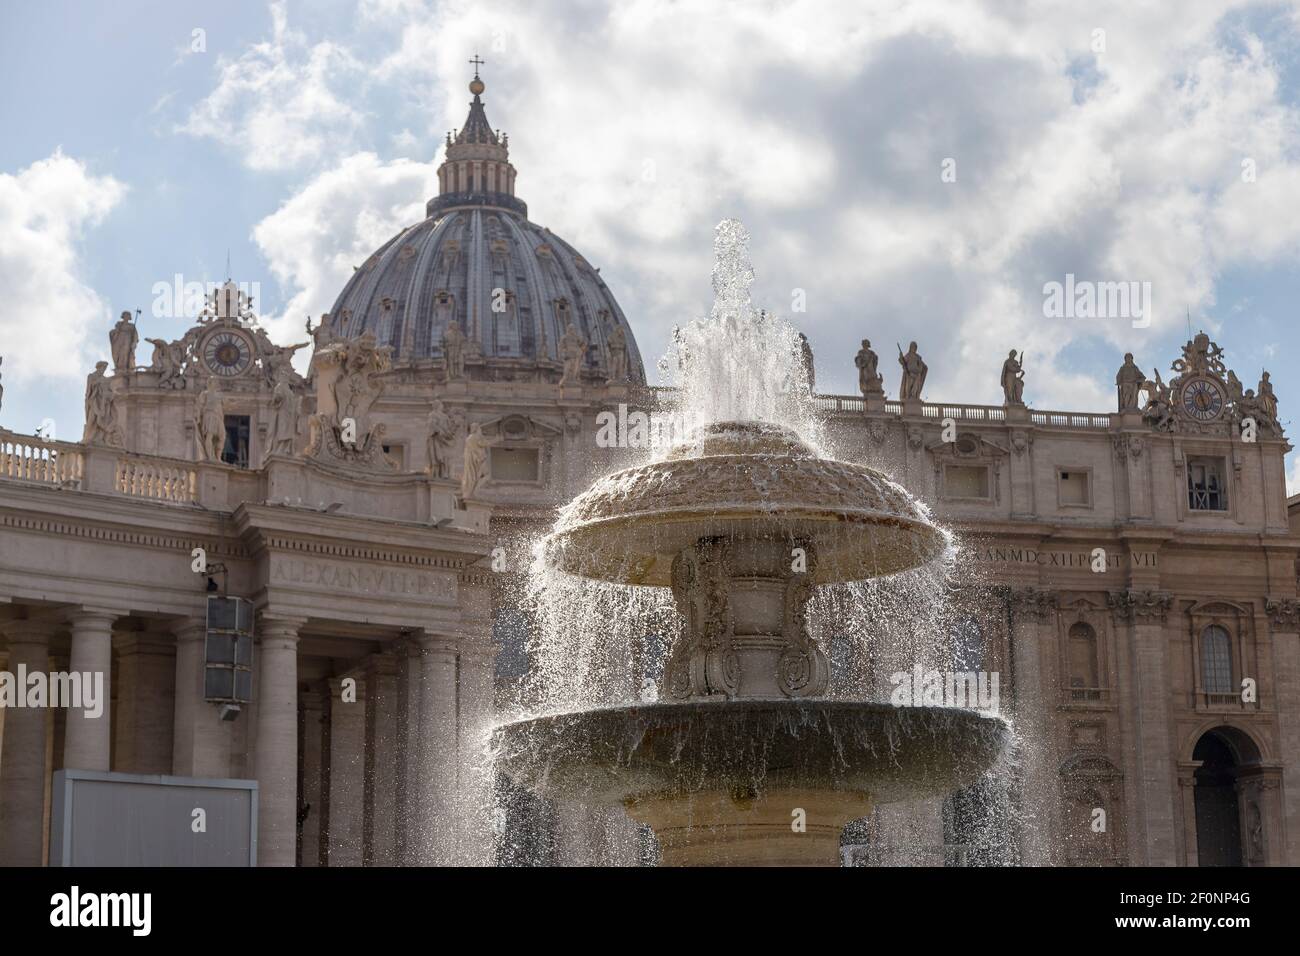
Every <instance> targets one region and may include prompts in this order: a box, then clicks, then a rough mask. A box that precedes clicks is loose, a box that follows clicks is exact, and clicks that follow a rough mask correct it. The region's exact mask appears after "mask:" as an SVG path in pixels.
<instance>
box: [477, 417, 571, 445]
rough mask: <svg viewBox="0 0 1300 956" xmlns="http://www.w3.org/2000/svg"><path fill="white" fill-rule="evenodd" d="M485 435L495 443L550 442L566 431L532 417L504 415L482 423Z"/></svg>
mask: <svg viewBox="0 0 1300 956" xmlns="http://www.w3.org/2000/svg"><path fill="white" fill-rule="evenodd" d="M482 425H483V434H484V435H487V436H488V438H490V439H492V440H493V441H509V442H525V441H533V442H536V441H550V440H552V439H556V438H559V437H561V436H562V435H563V434H564V430H563V429H562V428H559V427H557V426H555V425H552V424H550V423H548V422H544V421H542V420H541V419H538V418H533V417H532V416H531V415H502V416H500V417H498V418H493V419H489V420H488V421H485V422H483V423H482Z"/></svg>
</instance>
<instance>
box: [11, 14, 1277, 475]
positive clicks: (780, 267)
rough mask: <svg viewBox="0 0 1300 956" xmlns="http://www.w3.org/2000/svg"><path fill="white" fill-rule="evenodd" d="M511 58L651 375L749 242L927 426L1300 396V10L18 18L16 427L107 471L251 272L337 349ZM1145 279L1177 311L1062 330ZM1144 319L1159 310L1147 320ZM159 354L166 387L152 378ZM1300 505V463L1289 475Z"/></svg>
mask: <svg viewBox="0 0 1300 956" xmlns="http://www.w3.org/2000/svg"><path fill="white" fill-rule="evenodd" d="M475 54H477V55H479V56H480V57H481V58H482V59H483V60H484V61H486V62H485V65H484V66H483V67H482V77H483V80H484V81H485V83H486V84H487V91H486V93H485V94H484V96H483V99H484V102H485V104H486V108H487V114H488V118H489V120H490V121H491V122H492V123H493V125H494V126H496V127H497V128H498V129H502V130H504V131H506V132H508V133H509V134H510V148H511V160H512V162H513V163H514V165H515V166H516V168H517V169H518V171H519V174H518V182H517V193H518V195H519V196H520V198H522V199H524V200H525V201H526V202H527V203H528V206H529V213H530V217H531V218H532V219H533V220H534V221H535V222H538V223H540V224H542V225H544V226H547V227H549V228H550V229H552V230H553V231H554V232H556V233H557V234H559V235H560V236H562V237H564V238H565V239H566V240H568V241H569V242H570V243H572V244H573V245H574V246H575V247H576V248H577V249H578V250H579V251H581V253H582V254H583V256H584V257H585V258H586V259H587V260H588V261H590V262H591V263H592V264H593V265H595V266H599V267H600V268H601V275H602V277H603V278H604V279H605V280H606V281H607V283H608V284H609V287H610V288H611V289H612V290H613V292H614V293H615V295H616V296H617V298H618V300H619V302H620V304H621V305H622V307H623V310H624V312H625V313H626V314H627V316H628V319H629V321H630V322H631V324H632V328H633V330H634V331H635V333H636V336H637V341H638V343H639V345H640V348H641V352H642V354H643V356H645V358H646V360H647V362H646V364H647V372H648V374H649V375H650V376H651V378H652V380H653V379H654V378H655V374H656V373H655V370H654V369H653V365H654V360H655V359H656V358H657V357H658V356H660V355H662V354H663V353H664V352H665V351H666V349H667V346H668V341H669V336H670V333H671V329H672V327H673V325H674V324H677V323H681V322H685V321H689V320H691V319H693V318H696V317H699V316H702V315H704V314H706V313H707V311H708V305H709V300H710V295H711V292H710V286H709V277H710V272H711V268H712V262H711V258H712V233H713V227H714V225H715V224H716V223H717V222H718V221H719V220H720V219H722V218H724V217H728V216H734V217H737V218H739V219H741V220H742V221H743V222H744V223H745V224H746V225H747V227H748V229H749V232H750V235H751V241H750V248H751V253H752V256H753V260H754V268H755V271H756V274H757V280H756V282H755V285H754V297H755V299H756V303H757V304H758V305H760V306H763V307H766V308H768V309H769V310H770V311H774V312H777V313H780V314H782V315H785V316H787V317H788V318H790V319H791V320H792V321H793V322H794V323H795V324H796V325H797V326H798V327H799V328H800V329H801V330H802V331H804V332H805V333H806V334H807V335H808V338H809V340H810V341H811V343H812V347H813V350H814V352H815V354H816V356H817V384H818V390H819V391H822V392H831V393H840V394H852V393H856V387H857V373H856V369H855V368H854V365H853V355H854V353H855V352H856V351H857V349H858V345H859V341H860V340H861V339H863V338H870V339H871V340H872V341H873V343H874V344H875V346H876V348H877V351H878V352H879V353H880V355H881V358H882V361H881V368H882V370H883V371H884V373H885V376H886V378H885V387H886V389H887V391H889V392H890V393H891V394H892V393H893V392H895V391H896V389H897V385H898V369H897V367H896V366H895V364H894V362H893V356H892V353H893V350H891V349H890V348H889V346H890V345H892V344H894V343H895V342H898V343H901V344H902V346H903V347H904V348H906V346H907V343H908V342H909V341H911V340H915V341H917V342H918V343H919V346H920V351H921V353H922V354H923V355H924V356H925V360H926V362H927V363H928V365H929V369H930V371H929V376H928V378H927V381H926V390H925V395H924V397H925V398H926V399H927V400H933V401H948V402H968V403H976V404H999V403H1000V402H1001V400H1002V393H1001V390H1000V387H999V372H1000V370H1001V366H1002V360H1003V358H1005V356H1006V354H1007V351H1008V350H1009V349H1011V348H1016V349H1017V350H1020V349H1023V350H1024V353H1025V358H1024V364H1025V370H1026V376H1025V382H1026V385H1025V400H1026V401H1027V402H1028V404H1029V405H1030V406H1031V407H1035V408H1040V409H1062V410H1066V409H1068V410H1090V411H1110V410H1114V408H1115V387H1114V375H1115V371H1116V370H1117V368H1118V367H1119V365H1120V363H1121V361H1122V358H1123V355H1124V353H1125V352H1132V353H1133V354H1134V356H1135V359H1136V361H1137V364H1138V365H1139V366H1140V367H1141V368H1142V369H1143V370H1144V371H1145V372H1146V373H1147V374H1148V375H1153V374H1154V371H1155V370H1156V369H1159V370H1160V371H1161V373H1162V375H1163V377H1164V378H1165V379H1166V380H1167V379H1168V378H1169V377H1170V375H1169V365H1170V363H1171V362H1172V361H1173V360H1174V359H1175V358H1177V357H1178V356H1179V355H1180V351H1181V346H1182V344H1183V343H1184V342H1185V341H1186V340H1187V339H1188V338H1189V334H1188V330H1189V327H1190V328H1191V331H1192V332H1195V331H1198V330H1200V329H1204V330H1205V331H1207V332H1209V333H1210V334H1211V337H1212V338H1214V339H1215V340H1216V341H1217V342H1218V343H1219V344H1220V345H1221V346H1222V347H1223V348H1224V350H1225V356H1226V359H1227V361H1228V364H1229V365H1230V366H1231V367H1233V368H1235V369H1236V370H1237V373H1238V375H1239V376H1240V378H1241V379H1242V381H1243V383H1244V384H1245V385H1246V386H1247V387H1253V386H1254V385H1255V383H1256V382H1257V381H1258V378H1259V373H1260V370H1261V369H1263V368H1268V369H1270V370H1271V372H1272V380H1273V384H1274V387H1275V390H1276V393H1277V396H1278V400H1279V403H1280V406H1281V408H1280V415H1281V418H1282V419H1283V421H1284V423H1286V422H1287V421H1289V420H1290V419H1291V417H1292V416H1291V414H1290V403H1289V399H1290V398H1291V396H1297V400H1298V401H1300V369H1297V367H1296V366H1297V362H1296V361H1295V356H1297V355H1300V349H1297V346H1298V345H1300V322H1297V321H1296V314H1295V311H1294V310H1295V303H1296V301H1297V299H1298V298H1300V296H1298V295H1297V293H1298V292H1300V272H1298V269H1297V264H1298V262H1300V256H1298V253H1300V4H1298V3H1234V2H1228V0H1220V2H1200V0H1183V2H1179V3H1177V4H1169V3H1134V2H1132V0H1122V2H1105V0H1103V2H1096V3H1091V2H1090V3H1088V4H1079V3H1077V2H1061V3H1054V2H1041V3H1026V2H1007V0H989V2H954V0H949V2H942V3H940V2H931V0H916V2H845V3H830V2H820V3H811V2H798V0H796V2H781V3H777V2H762V0H746V2H743V3H734V4H727V3H723V2H720V0H710V2H693V0H678V2H663V0H658V2H650V0H633V2H628V3H594V2H582V0H577V2H575V0H566V2H552V0H528V2H520V3H506V2H497V0H474V2H461V0H453V2H444V3H424V2H418V0H312V2H311V3H306V2H273V3H267V2H252V0H227V2H223V3H222V4H220V5H215V4H210V3H208V4H200V3H187V2H176V0H169V2H157V3H145V2H130V0H122V2H115V3H112V4H106V3H95V2H89V0H87V2H76V3H74V2H62V0H43V2H41V3H39V4H35V3H22V4H19V3H15V2H12V0H11V2H8V3H2V4H0V116H3V118H4V124H3V129H4V135H3V136H0V296H3V300H4V302H3V307H0V354H2V355H3V356H4V364H3V366H0V374H2V382H3V386H4V389H5V391H4V398H3V406H2V407H0V426H3V427H6V428H9V429H11V430H14V431H18V432H22V433H31V432H32V431H33V430H34V429H35V428H36V427H38V426H40V425H41V424H42V423H45V424H46V430H47V433H48V432H49V430H50V427H49V426H50V425H51V423H52V425H53V430H54V432H55V434H56V435H57V437H60V438H69V439H73V440H75V439H76V438H79V437H80V430H81V424H82V408H81V404H82V402H81V397H82V392H83V389H84V381H85V375H86V374H87V373H88V372H89V371H90V369H91V368H92V367H93V365H94V362H95V361H96V360H99V359H107V358H108V335H107V333H108V329H109V328H110V327H111V325H112V324H113V322H114V321H115V319H116V316H117V315H118V314H119V313H121V312H122V311H131V312H134V311H135V310H137V309H139V310H141V316H140V329H141V337H142V339H143V338H145V337H151V338H152V337H166V338H168V339H172V338H177V337H179V336H180V335H181V334H182V333H183V332H184V331H185V329H186V328H188V327H189V325H190V324H192V317H193V312H194V310H193V309H190V310H189V312H188V314H187V313H186V309H185V303H184V301H183V299H182V300H181V301H175V298H176V297H175V296H172V295H164V294H161V293H160V291H159V290H160V288H161V287H164V286H165V287H173V286H174V285H175V283H176V282H177V281H178V279H177V277H180V278H179V281H180V282H181V283H182V284H183V283H187V282H219V281H221V280H222V279H224V278H226V276H227V262H229V275H230V276H231V277H232V278H234V279H235V280H236V281H239V282H241V283H246V284H247V285H248V287H250V288H255V289H256V292H257V301H256V302H255V303H254V307H255V310H256V311H257V312H258V313H259V315H260V316H261V318H262V321H263V324H264V325H265V326H266V327H267V328H268V330H269V331H270V334H271V337H272V338H273V339H274V340H276V341H277V342H281V343H289V342H296V341H304V340H305V336H304V335H303V324H304V322H305V321H306V318H307V316H309V315H310V316H313V317H314V316H319V315H320V314H321V313H323V312H328V311H329V310H330V308H331V306H332V303H333V301H334V298H335V296H336V295H337V294H338V292H339V290H340V289H341V288H342V286H343V284H344V282H345V281H346V280H347V278H348V276H349V275H350V274H351V272H352V269H353V267H355V266H357V265H359V264H360V263H361V262H363V261H364V260H365V259H366V258H367V257H368V256H369V254H370V252H371V251H373V250H374V249H375V248H377V247H378V246H379V245H380V244H382V243H383V242H384V241H386V240H387V239H388V238H390V237H391V236H392V235H393V234H394V233H396V232H397V231H398V230H400V229H401V228H403V227H405V226H407V225H409V224H411V223H413V222H415V221H418V220H419V219H420V218H421V217H422V216H423V214H424V212H423V209H424V203H425V201H426V200H427V199H428V198H429V197H430V196H432V195H434V194H435V193H436V178H435V175H434V171H435V170H436V168H437V164H438V162H440V160H441V153H442V148H443V139H444V137H445V134H446V132H447V130H450V129H453V128H456V127H459V126H460V125H461V124H462V123H463V121H464V118H465V114H466V111H467V107H468V102H469V98H470V96H469V93H468V91H467V89H466V84H467V82H468V80H469V79H470V78H471V76H472V75H473V74H472V69H473V68H472V67H471V66H470V65H469V64H468V62H467V61H468V60H469V58H470V57H471V56H474V55H475ZM1067 276H1073V277H1074V280H1075V281H1076V282H1090V283H1115V282H1120V283H1126V284H1127V283H1131V284H1132V288H1133V289H1134V290H1135V292H1136V294H1138V295H1140V296H1141V298H1140V300H1135V301H1141V302H1142V303H1143V304H1144V306H1145V307H1144V309H1143V310H1142V312H1143V314H1142V315H1141V316H1138V315H1123V316H1113V315H1112V316H1106V317H1086V316H1077V315H1068V314H1067V315H1051V314H1048V313H1050V312H1051V309H1050V308H1048V307H1047V299H1048V296H1047V295H1045V291H1044V290H1045V289H1047V288H1049V287H1050V284H1051V283H1061V284H1064V283H1065V282H1066V281H1067ZM1131 311H1132V310H1131ZM149 352H150V347H149V346H148V345H146V344H145V343H144V342H143V341H142V343H141V346H140V349H139V350H138V352H137V361H139V362H141V363H147V361H148V358H149ZM1288 478H1289V482H1288V483H1289V486H1290V490H1291V491H1292V492H1293V493H1294V492H1296V491H1300V457H1298V456H1297V455H1296V454H1294V453H1293V454H1292V455H1291V456H1289V457H1288Z"/></svg>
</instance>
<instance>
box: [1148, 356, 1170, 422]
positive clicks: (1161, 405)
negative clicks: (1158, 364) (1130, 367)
mask: <svg viewBox="0 0 1300 956" xmlns="http://www.w3.org/2000/svg"><path fill="white" fill-rule="evenodd" d="M1142 389H1143V390H1144V391H1145V392H1146V393H1147V403H1146V405H1144V406H1143V408H1142V420H1143V421H1145V422H1146V423H1147V424H1149V425H1151V426H1152V427H1153V428H1156V429H1158V430H1160V431H1169V430H1170V429H1172V427H1173V423H1174V402H1173V396H1172V394H1171V392H1170V388H1169V386H1168V385H1167V384H1165V382H1163V381H1162V380H1161V378H1160V370H1159V369H1156V380H1155V381H1154V382H1152V381H1147V382H1144V383H1143V384H1142Z"/></svg>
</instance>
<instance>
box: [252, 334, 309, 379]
mask: <svg viewBox="0 0 1300 956" xmlns="http://www.w3.org/2000/svg"><path fill="white" fill-rule="evenodd" d="M310 344H311V343H310V342H300V343H298V344H297V345H272V346H271V347H270V349H269V350H267V351H265V352H263V353H262V369H263V370H264V371H265V372H266V380H267V381H268V382H270V383H272V384H274V383H275V382H278V381H279V380H280V377H281V375H283V376H284V377H285V378H287V379H288V380H289V381H291V382H301V381H303V378H302V376H301V375H299V374H298V373H297V372H296V371H295V370H294V367H293V353H295V352H297V351H298V350H299V349H305V348H306V347H307V346H308V345H310Z"/></svg>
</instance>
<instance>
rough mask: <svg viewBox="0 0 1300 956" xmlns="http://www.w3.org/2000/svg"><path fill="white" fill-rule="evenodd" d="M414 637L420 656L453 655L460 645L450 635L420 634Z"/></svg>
mask: <svg viewBox="0 0 1300 956" xmlns="http://www.w3.org/2000/svg"><path fill="white" fill-rule="evenodd" d="M414 637H415V643H416V644H417V645H418V646H419V648H420V653H422V654H455V653H456V651H457V649H458V648H459V645H460V642H459V641H458V640H457V639H456V637H455V636H454V635H451V634H429V633H428V632H421V633H419V634H416V635H414Z"/></svg>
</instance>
